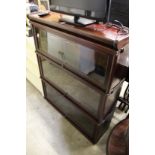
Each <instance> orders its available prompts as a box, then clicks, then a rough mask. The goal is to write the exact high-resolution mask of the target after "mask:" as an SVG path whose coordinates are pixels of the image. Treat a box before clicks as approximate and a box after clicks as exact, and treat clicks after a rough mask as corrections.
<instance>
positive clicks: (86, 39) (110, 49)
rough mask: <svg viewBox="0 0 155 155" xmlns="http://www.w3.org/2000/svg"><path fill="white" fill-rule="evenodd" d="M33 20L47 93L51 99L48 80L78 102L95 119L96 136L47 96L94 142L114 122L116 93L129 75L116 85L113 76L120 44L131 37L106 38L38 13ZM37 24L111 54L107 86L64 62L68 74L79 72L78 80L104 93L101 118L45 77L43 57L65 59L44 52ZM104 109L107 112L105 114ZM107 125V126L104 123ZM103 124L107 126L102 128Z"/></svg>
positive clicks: (68, 97) (46, 29)
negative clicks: (38, 16) (38, 37)
mask: <svg viewBox="0 0 155 155" xmlns="http://www.w3.org/2000/svg"><path fill="white" fill-rule="evenodd" d="M30 22H31V24H32V29H33V33H34V40H35V47H36V55H37V60H38V64H39V71H40V77H41V79H42V85H43V91H44V97H45V99H47V92H46V85H45V83H46V84H48V85H49V86H51V87H52V88H54V89H55V90H57V91H58V92H59V93H61V94H62V95H63V96H64V97H65V98H67V99H68V100H69V101H71V103H72V104H74V106H76V107H77V108H78V109H79V110H80V111H81V112H82V113H83V114H84V115H85V116H86V117H87V118H88V119H89V120H91V121H92V122H93V123H94V125H95V126H94V131H93V135H92V137H90V136H89V135H88V134H87V133H86V132H85V131H84V130H83V129H82V128H81V127H80V126H79V125H78V124H76V122H74V121H72V120H70V119H69V118H68V117H67V116H66V115H65V114H64V113H63V111H61V110H60V109H59V108H58V107H56V106H55V105H54V104H52V102H51V101H50V100H49V99H47V100H48V101H49V102H50V104H52V105H53V106H54V107H55V108H56V109H57V110H58V111H60V112H61V113H62V114H63V115H64V116H65V117H66V118H67V119H68V120H69V121H70V122H71V123H72V124H73V125H74V126H75V127H76V128H78V129H79V130H80V131H81V132H82V133H83V134H84V135H85V136H86V137H87V138H88V139H89V140H90V141H91V142H92V143H94V144H95V143H97V141H98V140H99V139H100V137H101V136H102V134H103V133H104V132H105V131H106V129H107V128H108V127H109V125H110V121H111V119H112V116H113V113H114V110H115V105H116V102H115V101H116V100H117V98H116V97H115V96H118V95H117V94H118V93H119V92H120V88H121V86H122V83H123V81H124V80H125V78H122V79H121V80H120V81H119V83H117V84H116V85H114V86H113V87H111V86H112V83H113V78H114V77H115V76H116V75H115V74H116V73H115V71H116V64H117V63H118V56H119V55H120V54H121V52H122V49H118V48H119V47H120V46H123V45H125V44H126V43H127V42H128V37H127V38H124V40H120V41H119V42H118V41H112V40H110V39H102V38H99V37H97V36H95V35H93V34H88V33H85V31H81V30H80V29H77V30H79V31H78V32H77V31H76V28H72V27H71V29H69V30H68V29H67V26H65V25H61V24H59V23H56V22H51V23H50V22H49V21H46V20H42V19H39V18H36V17H30ZM36 28H39V29H41V30H44V31H47V32H50V33H52V34H55V35H58V36H60V37H63V38H65V39H68V40H71V41H75V42H78V43H80V44H82V45H84V46H88V47H91V48H93V49H95V50H97V51H96V52H99V53H101V54H102V53H104V54H107V55H108V57H109V61H108V69H107V71H108V72H107V75H106V78H105V82H104V85H105V87H104V89H102V88H101V87H99V86H97V85H96V84H94V83H93V82H92V81H90V80H88V79H87V78H86V77H85V76H83V75H82V74H81V73H80V72H77V71H76V70H74V69H73V68H72V67H70V66H67V65H63V68H64V69H65V71H67V73H68V74H71V75H72V76H75V77H76V78H77V79H78V80H80V81H81V82H83V83H85V84H86V85H88V86H89V87H91V88H93V89H95V91H97V92H98V93H100V94H101V95H102V96H101V99H100V103H99V106H98V112H97V113H98V116H97V118H96V117H94V116H93V115H92V114H91V113H90V112H89V111H88V110H87V109H85V108H83V107H82V106H81V105H80V104H79V103H78V102H77V101H75V100H74V98H73V97H71V96H68V95H66V94H65V92H64V91H63V90H62V89H61V88H59V87H58V86H56V85H55V84H54V83H52V82H51V81H49V80H48V79H47V78H45V77H44V73H43V68H42V64H41V57H43V58H45V59H46V60H48V61H51V62H54V63H56V64H57V65H59V66H60V65H61V64H62V63H61V61H60V60H57V59H55V58H53V57H52V56H51V55H49V54H46V53H45V52H42V51H41V50H40V49H39V43H38V39H37V31H36ZM110 97H111V98H114V99H112V101H108V99H109V98H110ZM107 103H108V104H109V105H110V107H109V109H108V111H107V112H106V113H105V112H104V111H105V108H106V105H107ZM103 113H104V115H103ZM102 125H103V126H102ZM102 127H103V128H104V129H103V130H102Z"/></svg>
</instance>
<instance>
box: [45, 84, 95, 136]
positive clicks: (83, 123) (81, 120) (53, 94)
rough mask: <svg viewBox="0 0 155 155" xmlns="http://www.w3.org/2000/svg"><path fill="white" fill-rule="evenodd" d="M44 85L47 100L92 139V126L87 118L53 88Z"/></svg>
mask: <svg viewBox="0 0 155 155" xmlns="http://www.w3.org/2000/svg"><path fill="white" fill-rule="evenodd" d="M45 85H46V92H47V98H48V99H49V100H50V101H52V103H53V104H54V105H55V106H56V107H57V108H58V109H59V110H61V111H62V112H63V113H64V114H65V115H66V116H68V117H69V118H70V119H71V120H72V121H74V122H75V123H76V124H78V125H79V126H80V128H82V129H83V130H84V131H86V132H87V134H88V135H89V136H91V137H92V135H93V130H94V124H93V123H92V122H91V121H90V119H88V118H87V116H86V115H85V114H84V113H83V112H81V111H80V110H79V109H78V108H77V107H75V106H74V105H73V104H72V103H71V102H70V101H69V100H67V99H66V98H65V97H64V96H62V95H61V94H60V93H59V92H58V91H56V90H55V89H54V88H52V87H51V86H49V85H48V84H45Z"/></svg>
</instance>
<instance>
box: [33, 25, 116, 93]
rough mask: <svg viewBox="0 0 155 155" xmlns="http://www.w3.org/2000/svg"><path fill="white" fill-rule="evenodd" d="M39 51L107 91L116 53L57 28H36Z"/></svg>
mask: <svg viewBox="0 0 155 155" xmlns="http://www.w3.org/2000/svg"><path fill="white" fill-rule="evenodd" d="M36 33H37V42H38V44H37V45H38V50H37V51H38V52H40V53H42V54H43V55H45V56H47V57H49V58H51V59H53V60H54V61H56V62H57V63H59V64H61V65H63V66H64V67H65V68H67V69H68V70H70V71H72V72H74V73H75V74H77V75H78V76H80V77H82V78H84V79H85V80H87V81H89V82H90V83H91V84H92V85H95V86H96V87H99V88H100V89H101V90H103V91H106V89H107V87H108V83H107V81H108V79H109V76H110V68H112V61H113V59H114V57H113V55H114V53H112V51H111V53H108V51H104V50H103V48H99V47H96V46H95V44H94V43H90V42H87V41H85V42H86V43H83V42H82V39H80V38H78V39H77V40H76V38H75V37H74V36H70V35H69V36H70V37H72V40H71V38H70V37H69V38H67V36H64V35H63V36H61V35H60V34H57V31H56V30H55V31H54V32H53V33H52V32H47V31H45V30H42V29H41V28H36Z"/></svg>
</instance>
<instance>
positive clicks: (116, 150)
mask: <svg viewBox="0 0 155 155" xmlns="http://www.w3.org/2000/svg"><path fill="white" fill-rule="evenodd" d="M107 155H129V118H126V119H124V120H122V121H121V122H119V123H118V124H117V125H116V126H115V127H114V128H113V129H112V131H111V133H110V135H109V138H108V143H107Z"/></svg>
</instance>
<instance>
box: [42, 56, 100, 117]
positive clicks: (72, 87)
mask: <svg viewBox="0 0 155 155" xmlns="http://www.w3.org/2000/svg"><path fill="white" fill-rule="evenodd" d="M39 61H40V64H41V68H42V71H43V75H42V78H43V79H45V80H47V81H49V83H51V84H52V85H54V86H55V87H57V88H58V89H59V90H60V91H61V92H62V93H63V94H65V96H68V97H69V98H71V100H73V101H74V102H75V103H77V104H78V105H80V107H82V109H84V110H85V111H87V112H88V113H89V114H90V115H91V116H92V117H94V118H96V120H97V118H98V109H99V105H100V102H101V96H102V95H101V93H100V92H98V91H96V90H95V89H93V88H91V87H89V85H87V84H85V83H84V82H82V81H81V80H79V79H78V78H77V76H76V75H74V74H72V73H69V72H68V71H67V70H65V69H64V68H63V67H62V66H61V65H58V64H56V63H55V62H53V61H52V60H49V59H47V58H45V57H43V56H39Z"/></svg>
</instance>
